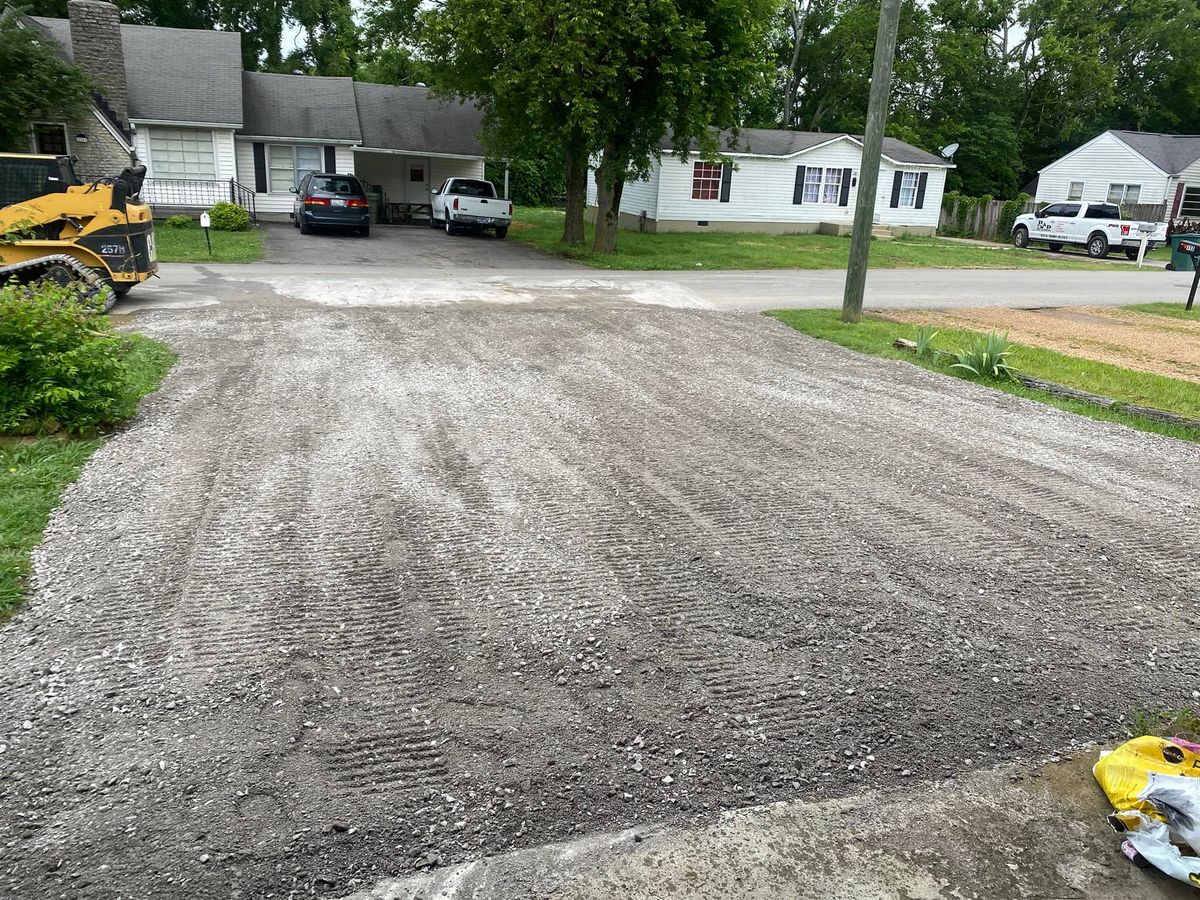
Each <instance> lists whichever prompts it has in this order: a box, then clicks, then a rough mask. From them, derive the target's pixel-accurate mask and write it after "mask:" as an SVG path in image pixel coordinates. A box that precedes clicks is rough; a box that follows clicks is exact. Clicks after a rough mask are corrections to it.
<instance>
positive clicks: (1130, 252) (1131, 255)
mask: <svg viewBox="0 0 1200 900" xmlns="http://www.w3.org/2000/svg"><path fill="white" fill-rule="evenodd" d="M1137 255H1138V252H1137V247H1126V248H1125V258H1126V259H1127V260H1129V261H1130V262H1137Z"/></svg>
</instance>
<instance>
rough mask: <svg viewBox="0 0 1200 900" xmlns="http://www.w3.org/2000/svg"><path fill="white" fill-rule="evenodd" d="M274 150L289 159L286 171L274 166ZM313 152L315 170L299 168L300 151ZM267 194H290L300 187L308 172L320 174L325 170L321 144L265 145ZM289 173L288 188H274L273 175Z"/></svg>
mask: <svg viewBox="0 0 1200 900" xmlns="http://www.w3.org/2000/svg"><path fill="white" fill-rule="evenodd" d="M276 150H282V151H283V152H284V153H286V154H288V156H289V157H290V164H289V167H288V168H287V169H285V168H284V167H283V166H281V165H275V164H274V155H275V151H276ZM301 150H315V151H316V154H317V167H316V168H315V169H313V168H310V167H308V166H306V167H304V168H303V169H302V168H300V151H301ZM266 154H267V160H266V161H267V192H268V193H271V194H290V193H291V192H292V190H294V189H296V188H298V187H300V182H301V181H303V180H304V176H305V175H307V174H309V173H310V172H320V171H322V170H323V169H324V168H325V147H324V145H323V144H267V150H266ZM285 171H287V172H291V180H290V181H289V183H288V187H285V188H282V189H279V188H276V187H275V177H274V176H275V173H276V172H279V173H282V172H285Z"/></svg>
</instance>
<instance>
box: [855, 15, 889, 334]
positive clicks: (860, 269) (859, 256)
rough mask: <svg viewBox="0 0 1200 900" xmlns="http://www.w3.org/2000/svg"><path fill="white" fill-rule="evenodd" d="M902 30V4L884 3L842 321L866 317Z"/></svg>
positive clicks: (880, 16)
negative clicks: (890, 100) (873, 233)
mask: <svg viewBox="0 0 1200 900" xmlns="http://www.w3.org/2000/svg"><path fill="white" fill-rule="evenodd" d="M899 27H900V0H883V2H882V5H881V7H880V10H879V32H878V33H877V34H876V36H875V65H874V68H872V70H871V95H870V97H869V98H868V100H867V131H866V134H865V135H864V136H863V151H862V165H861V166H859V169H858V199H857V201H856V205H855V208H854V233H853V234H852V235H851V237H850V264H849V265H848V266H847V267H846V292H845V294H844V295H843V296H842V321H843V322H857V321H858V320H859V318H860V317H861V316H862V307H863V290H864V289H865V288H866V286H867V256H868V255H869V254H870V252H871V226H872V225H874V223H875V194H876V193H877V189H878V187H879V157H880V155H881V154H882V153H883V130H884V128H885V127H886V126H887V114H888V98H889V97H890V96H891V91H892V64H893V62H894V61H895V58H896V32H897V31H898V30H899Z"/></svg>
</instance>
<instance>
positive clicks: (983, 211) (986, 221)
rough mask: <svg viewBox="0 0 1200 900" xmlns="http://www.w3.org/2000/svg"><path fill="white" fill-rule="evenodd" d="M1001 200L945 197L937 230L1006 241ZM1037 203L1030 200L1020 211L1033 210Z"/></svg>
mask: <svg viewBox="0 0 1200 900" xmlns="http://www.w3.org/2000/svg"><path fill="white" fill-rule="evenodd" d="M1004 204H1005V201H1003V200H989V201H988V202H987V203H978V202H972V201H970V200H968V201H966V202H964V201H963V200H961V199H960V198H957V197H954V198H951V197H947V198H946V200H945V202H944V203H943V204H942V217H941V220H940V221H939V223H938V231H940V232H941V233H942V234H948V235H953V236H957V237H971V238H979V239H981V240H985V241H997V240H999V241H1007V240H1008V235H1007V234H1004V235H1001V234H1000V233H999V231H1000V215H1001V214H1002V213H1003V212H1004ZM1036 209H1037V205H1036V204H1035V203H1033V201H1030V202H1029V203H1026V204H1025V205H1024V206H1023V207H1022V208H1021V212H1023V213H1026V212H1033V211H1034V210H1036Z"/></svg>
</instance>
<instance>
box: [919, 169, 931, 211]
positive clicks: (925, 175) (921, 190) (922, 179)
mask: <svg viewBox="0 0 1200 900" xmlns="http://www.w3.org/2000/svg"><path fill="white" fill-rule="evenodd" d="M928 183H929V173H928V172H922V173H921V177H920V178H918V179H917V209H924V208H925V185H927V184H928Z"/></svg>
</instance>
